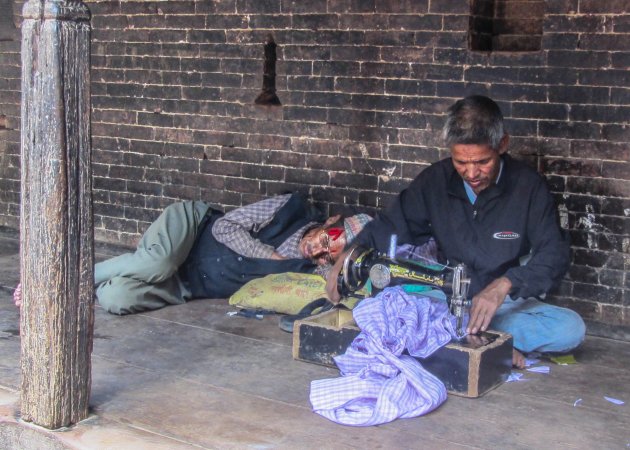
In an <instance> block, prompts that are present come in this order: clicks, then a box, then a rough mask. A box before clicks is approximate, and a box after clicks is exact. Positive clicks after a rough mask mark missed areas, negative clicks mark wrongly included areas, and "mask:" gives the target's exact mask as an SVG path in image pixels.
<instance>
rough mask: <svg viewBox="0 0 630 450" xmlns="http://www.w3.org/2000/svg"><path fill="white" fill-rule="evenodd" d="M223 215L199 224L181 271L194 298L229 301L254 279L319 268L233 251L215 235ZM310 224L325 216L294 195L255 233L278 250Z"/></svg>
mask: <svg viewBox="0 0 630 450" xmlns="http://www.w3.org/2000/svg"><path fill="white" fill-rule="evenodd" d="M221 216H223V213H221V212H220V211H216V210H212V209H211V210H209V211H208V214H207V215H206V217H205V218H204V220H203V221H202V222H201V224H200V225H199V231H198V235H197V240H196V242H195V244H194V245H193V248H192V250H191V252H190V254H189V255H188V258H187V259H186V261H185V262H184V264H183V265H182V266H181V268H180V275H181V276H182V278H183V279H184V280H186V281H187V282H188V284H189V287H190V290H191V291H192V295H193V298H201V297H205V298H227V297H229V296H230V295H232V294H233V293H234V292H236V291H237V290H238V289H239V288H240V287H241V286H243V285H244V284H245V283H247V282H248V281H250V280H252V279H254V278H260V277H264V276H265V275H269V274H272V273H283V272H303V273H311V272H313V270H314V269H315V267H316V265H315V264H313V263H312V262H311V261H310V260H308V259H285V260H272V259H265V258H248V257H245V256H241V255H239V254H238V253H236V252H234V251H232V250H230V249H229V248H228V247H226V246H225V245H223V244H221V243H220V242H218V241H217V240H216V239H215V238H214V236H213V235H212V225H213V224H214V222H215V221H216V220H217V219H218V218H219V217H221ZM309 222H320V223H321V222H323V216H322V214H321V213H320V212H319V211H318V210H317V209H315V208H314V207H313V206H312V205H310V204H309V203H308V202H307V201H306V200H305V199H304V197H303V196H301V195H300V194H293V195H292V196H291V198H290V199H289V200H288V201H287V203H286V204H285V205H284V206H283V207H282V208H280V210H279V211H278V212H277V213H276V215H275V216H274V218H273V219H272V221H271V222H270V223H269V224H268V225H267V226H265V227H264V228H263V229H262V230H260V231H259V232H258V233H256V234H253V236H254V237H255V238H256V239H259V240H260V241H261V242H263V243H265V244H268V245H271V246H273V247H274V248H277V247H278V246H279V245H280V244H282V243H283V242H284V241H285V240H286V239H288V238H289V237H290V236H291V235H292V234H293V233H295V232H296V231H297V230H299V229H300V228H301V227H303V226H304V225H306V224H308V223H309Z"/></svg>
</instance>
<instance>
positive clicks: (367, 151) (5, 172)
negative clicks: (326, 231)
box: [0, 0, 630, 339]
mask: <svg viewBox="0 0 630 450" xmlns="http://www.w3.org/2000/svg"><path fill="white" fill-rule="evenodd" d="M87 3H88V5H89V6H90V8H91V10H92V13H93V21H92V23H93V27H94V30H93V44H92V68H93V70H92V100H93V117H92V119H93V148H94V158H93V159H94V199H95V212H96V236H97V239H99V240H103V241H108V242H116V243H125V244H129V245H131V244H133V243H134V242H135V240H136V238H137V236H138V235H139V234H140V233H141V232H142V231H143V230H144V229H145V228H146V226H147V225H148V223H149V222H150V221H151V220H152V219H154V218H155V217H156V215H157V214H158V213H159V211H160V209H161V208H162V207H163V206H165V205H166V204H169V203H171V202H172V201H174V200H177V199H184V198H186V199H189V198H193V199H197V198H200V199H205V200H208V201H210V202H211V203H213V204H214V205H216V206H220V207H225V208H232V207H235V206H238V205H241V204H244V203H249V202H251V201H254V200H256V199H258V198H260V197H261V196H268V195H273V194H276V193H279V192H283V191H286V190H301V191H305V192H309V193H310V194H311V195H312V197H313V198H314V199H315V201H316V202H317V203H318V204H319V205H321V206H323V207H324V208H326V209H328V210H330V211H339V210H341V209H344V208H348V207H353V208H359V209H368V210H374V209H376V208H380V207H382V206H383V205H386V204H387V202H388V200H389V199H390V198H391V197H392V196H393V195H395V194H396V193H397V192H398V191H399V190H400V189H401V188H402V187H403V186H405V185H406V184H407V183H408V181H409V180H410V179H412V178H413V177H414V176H415V175H416V174H417V173H418V172H419V171H421V170H422V169H423V168H424V167H425V166H426V165H428V164H430V163H431V162H433V161H436V160H438V159H440V158H442V157H445V156H446V155H447V152H446V151H445V149H444V148H442V147H441V142H440V140H439V129H440V127H441V124H442V114H443V111H444V109H445V108H446V107H447V106H448V105H450V104H451V103H452V102H453V101H454V100H455V99H457V98H460V97H462V96H465V95H468V94H472V93H480V94H486V95H489V96H491V97H493V98H494V99H496V100H497V101H498V102H499V103H500V105H501V107H502V108H503V111H504V113H505V115H506V117H507V127H508V130H509V132H510V133H511V135H512V136H513V139H512V147H511V152H512V154H514V155H516V156H518V157H520V158H523V159H526V160H527V161H529V162H530V163H531V164H533V165H535V166H536V167H537V168H538V169H539V170H540V171H541V172H542V173H544V174H545V175H546V176H547V178H548V180H549V182H550V185H551V186H552V189H553V191H554V193H556V197H557V201H558V204H559V208H560V212H561V218H562V223H563V226H564V227H566V228H568V229H570V231H571V233H572V236H573V265H572V268H571V271H570V273H569V274H568V276H567V277H566V279H565V281H564V282H563V283H562V285H561V286H560V288H559V289H558V290H557V291H556V292H555V293H554V299H555V300H556V301H557V302H559V303H561V304H564V305H568V306H570V307H572V308H574V309H576V310H577V311H579V312H580V313H581V314H582V315H583V316H584V317H585V318H586V319H588V320H589V325H590V330H591V331H592V332H596V333H604V334H608V335H617V336H622V337H624V338H626V339H627V338H628V337H629V336H630V332H629V330H630V276H629V275H628V267H629V266H630V258H629V253H630V248H629V247H630V217H629V216H630V181H629V178H630V170H628V169H629V166H630V164H629V162H628V161H629V159H630V145H629V144H628V141H630V129H629V125H628V118H629V117H630V114H629V112H630V107H629V105H630V79H629V78H630V72H629V71H628V66H629V65H630V11H628V9H629V8H630V7H629V6H628V2H627V1H626V0H608V1H599V0H548V1H546V2H541V1H540V0H532V1H531V6H532V8H529V11H531V12H532V17H530V16H528V17H527V20H526V21H506V20H505V19H506V18H507V19H511V18H514V17H520V16H519V14H513V11H515V9H510V5H509V4H510V3H512V5H511V7H512V8H516V9H518V8H520V10H521V11H525V10H528V8H527V6H528V5H527V3H528V2H527V1H525V0H519V1H514V2H510V1H508V0H497V1H496V2H495V5H494V6H496V7H501V8H502V9H500V11H503V12H502V13H501V14H503V15H500V14H498V13H497V14H498V15H497V14H494V13H493V14H494V16H490V17H494V18H495V19H496V18H497V17H498V18H500V19H502V20H503V21H502V22H495V23H494V25H493V26H492V27H491V28H490V29H492V30H494V32H497V30H499V31H501V30H503V31H504V32H505V33H506V36H494V37H492V38H491V40H492V42H508V41H509V42H515V40H516V43H517V44H518V39H519V37H518V36H519V35H520V36H523V35H526V37H527V36H528V32H529V31H528V29H527V27H534V28H536V29H539V27H540V23H541V22H540V21H541V20H542V36H541V39H540V43H539V47H540V49H541V50H540V51H533V52H514V53H507V52H497V51H493V52H480V51H471V50H469V27H471V26H472V22H471V14H470V13H471V6H474V4H477V6H479V4H482V5H481V6H484V5H483V4H487V3H489V0H473V1H471V2H469V1H468V0H449V1H446V0H413V1H410V0H407V1H399V0H398V1H394V0H365V1H360V2H358V1H350V0H310V1H290V0H223V1H158V2H148V1H139V2H133V1H132V2H128V1H122V2H121V1H92V2H87ZM541 3H544V8H541ZM486 6H487V5H486ZM510 11H512V12H510ZM482 13H483V12H482ZM540 14H542V17H539V15H540ZM508 22H509V23H508ZM491 25H492V24H491ZM521 26H522V27H525V28H523V29H519V27H521ZM17 33H19V30H18V31H17ZM530 34H531V33H530ZM269 35H271V36H272V37H273V39H274V41H275V43H276V44H277V49H276V51H277V55H278V61H277V64H276V72H277V77H276V87H277V95H278V98H279V100H280V101H281V103H282V106H279V107H261V106H256V105H255V104H254V100H255V99H256V98H257V97H258V95H259V94H260V93H261V88H262V85H263V66H264V44H265V42H266V41H267V40H268V37H269ZM507 35H510V36H511V37H510V36H507ZM514 36H516V37H514ZM529 37H531V36H529ZM528 39H529V38H528ZM529 45H531V42H528V46H529ZM534 45H538V43H534ZM512 48H519V47H518V45H515V46H514V47H512ZM18 51H19V41H2V42H0V63H1V65H0V75H2V77H3V78H1V79H0V117H6V120H5V121H4V122H2V121H0V149H1V152H0V158H1V159H0V162H1V163H2V166H1V169H0V170H1V172H0V183H1V186H2V190H1V193H0V218H1V219H0V220H1V221H2V223H4V224H5V225H8V226H16V225H17V214H18V202H19V194H18V191H19V182H18V179H19V173H18V170H19V169H18V167H19V157H18V153H19V152H18V142H19V133H18V132H17V131H15V130H16V129H17V128H19V125H18V122H19V120H18V116H19V54H18ZM2 80H5V81H2ZM3 120H4V119H3ZM3 127H4V128H3ZM344 205H345V206H344ZM602 324H607V326H604V325H602Z"/></svg>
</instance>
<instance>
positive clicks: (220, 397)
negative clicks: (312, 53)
mask: <svg viewBox="0 0 630 450" xmlns="http://www.w3.org/2000/svg"><path fill="white" fill-rule="evenodd" d="M98 250H99V251H97V255H98V257H99V258H103V257H105V256H106V254H107V252H105V251H103V249H98ZM18 266H19V264H18V239H17V235H16V233H15V232H11V231H9V230H2V231H1V232H0V448H2V449H5V448H7V449H31V448H32V449H62V448H72V449H98V450H101V449H158V450H161V449H185V448H213V449H214V448H217V449H267V448H274V449H275V448H281V449H284V448H286V449H311V448H312V449H328V448H331V449H332V448H335V449H354V448H363V449H364V448H370V449H372V448H384V449H385V448H389V449H394V448H395V449H417V448H427V449H451V448H475V449H477V448H479V449H497V448H501V449H504V448H506V449H507V448H509V449H531V448H549V449H557V448H569V449H622V448H623V449H627V448H630V427H629V426H628V425H629V424H630V370H628V367H630V343H628V342H620V341H613V340H608V339H603V338H596V337H590V336H589V337H588V338H587V340H586V342H585V344H584V346H583V347H582V348H581V349H580V350H579V351H578V352H576V353H575V357H576V359H577V361H578V364H576V365H568V366H559V365H555V364H553V363H550V362H547V361H545V362H544V364H545V365H549V366H550V369H551V371H550V373H549V374H539V373H530V372H523V373H524V378H526V381H521V382H513V383H506V384H503V385H501V386H499V387H498V388H497V389H495V390H493V391H491V392H489V393H487V394H486V395H484V396H483V397H481V398H477V399H466V398H461V397H456V396H449V398H448V400H447V401H446V402H445V403H444V404H443V405H442V406H441V407H440V408H438V409H437V410H436V411H434V412H432V413H430V414H428V415H426V416H423V417H419V418H414V419H399V420H396V421H394V422H392V423H389V424H386V425H382V426H378V427H369V428H353V427H346V426H340V425H336V424H334V423H332V422H329V421H328V420H326V419H324V418H322V417H320V416H319V415H317V414H315V413H313V412H312V411H311V408H310V404H309V400H308V396H309V386H310V381H311V380H314V379H320V378H328V377H335V376H337V372H336V371H335V370H332V369H328V368H325V367H321V366H317V365H312V364H308V363H303V362H298V361H294V360H293V359H292V358H291V342H292V341H291V335H289V334H287V333H284V332H283V331H281V330H280V329H279V328H278V326H277V321H278V318H277V317H266V318H264V319H263V320H256V319H247V318H242V317H229V316H227V315H226V313H227V312H228V311H231V310H232V308H231V307H229V306H228V305H227V302H226V301H225V300H200V301H193V302H190V303H188V304H186V305H182V306H173V307H169V308H165V309H163V310H160V311H155V312H153V313H150V314H138V315H134V316H127V317H116V316H112V315H108V314H107V313H105V312H103V310H101V309H100V308H97V311H96V329H95V341H94V351H93V355H92V362H93V372H92V373H93V383H92V397H91V405H92V408H93V414H92V415H91V417H90V418H88V419H87V420H85V421H84V422H82V423H81V424H79V425H77V426H75V427H72V428H71V429H68V430H64V431H58V432H47V431H45V430H41V429H37V428H36V427H33V426H29V425H27V424H24V423H22V422H20V421H19V391H18V390H19V386H20V369H19V352H20V337H19V332H18V328H19V326H18V311H17V309H16V308H15V307H14V306H13V304H12V302H11V293H12V289H13V287H14V286H15V285H16V283H17V280H18ZM605 396H607V397H613V398H616V399H621V400H624V401H625V402H626V403H625V404H623V405H616V404H614V403H611V402H609V401H607V400H606V399H605V398H604V397H605Z"/></svg>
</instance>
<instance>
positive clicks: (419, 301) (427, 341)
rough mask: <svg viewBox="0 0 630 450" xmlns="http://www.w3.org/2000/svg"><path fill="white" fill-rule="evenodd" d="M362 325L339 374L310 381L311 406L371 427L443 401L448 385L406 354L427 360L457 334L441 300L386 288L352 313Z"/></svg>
mask: <svg viewBox="0 0 630 450" xmlns="http://www.w3.org/2000/svg"><path fill="white" fill-rule="evenodd" d="M353 316H354V320H355V321H356V323H357V325H358V326H359V327H360V328H361V330H362V331H361V334H359V336H357V337H356V339H355V340H354V341H353V342H352V344H351V345H350V347H349V348H348V350H347V351H346V353H345V354H344V355H340V356H337V357H336V358H335V362H336V363H337V366H338V367H339V370H340V372H341V375H342V376H341V377H340V378H329V379H324V380H315V381H313V382H312V383H311V395H310V400H311V405H312V406H313V410H314V411H315V412H316V413H318V414H320V415H322V416H324V417H326V418H327V419H330V420H332V421H333V422H337V423H340V424H344V425H355V426H369V425H378V424H382V423H387V422H391V421H392V420H394V419H397V418H409V417H417V416H420V415H422V414H426V413H428V412H430V411H432V410H434V409H435V408H437V407H438V406H439V405H441V404H442V403H443V402H444V401H445V400H446V388H445V387H444V384H443V383H442V382H441V381H440V380H439V379H438V378H437V377H435V376H434V375H432V374H431V373H429V372H428V371H426V370H425V369H424V368H423V367H422V365H421V364H420V363H419V362H418V361H417V360H416V359H414V358H412V357H411V356H408V355H402V353H403V350H405V349H407V350H408V352H409V354H410V355H413V356H418V357H422V358H425V357H427V356H429V355H431V354H432V353H433V352H435V351H436V350H437V349H438V348H440V347H442V346H443V345H445V344H447V343H448V342H450V340H451V338H452V337H454V336H455V327H454V317H453V316H452V315H451V314H450V313H449V311H448V306H447V305H446V303H445V302H443V301H439V300H435V299H430V298H428V297H419V296H413V295H409V294H407V293H405V292H404V291H403V289H402V288H400V287H394V288H387V289H385V290H384V291H383V292H381V293H380V294H378V295H377V296H376V297H374V298H369V299H365V300H363V301H361V302H360V303H359V305H358V306H357V307H356V308H355V309H354V311H353Z"/></svg>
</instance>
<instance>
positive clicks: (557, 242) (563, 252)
mask: <svg viewBox="0 0 630 450" xmlns="http://www.w3.org/2000/svg"><path fill="white" fill-rule="evenodd" d="M529 208H530V211H529V214H528V216H527V217H528V223H527V239H528V241H529V243H530V247H531V258H530V259H529V261H528V262H527V264H525V265H522V266H517V267H513V268H511V269H508V271H507V272H506V273H505V277H507V278H508V279H509V280H510V281H511V283H512V288H511V290H510V295H511V296H512V297H514V298H518V297H532V296H539V295H542V294H544V293H546V292H548V291H549V290H550V289H551V288H552V287H553V285H554V284H555V283H557V282H558V281H560V280H561V279H562V277H563V276H564V274H565V273H566V271H567V270H568V268H569V264H570V260H571V257H570V256H571V255H570V253H571V248H570V242H569V239H568V236H567V235H566V234H565V233H563V231H562V229H561V228H560V226H559V224H558V210H557V208H556V205H555V202H554V201H553V197H552V196H551V193H550V192H549V190H548V189H547V185H546V184H545V182H544V181H543V180H542V179H541V180H540V183H539V185H538V186H537V189H536V191H535V192H534V194H533V197H532V198H531V199H530V202H529Z"/></svg>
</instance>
